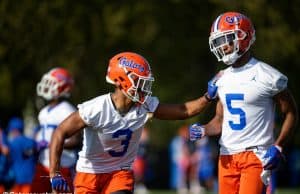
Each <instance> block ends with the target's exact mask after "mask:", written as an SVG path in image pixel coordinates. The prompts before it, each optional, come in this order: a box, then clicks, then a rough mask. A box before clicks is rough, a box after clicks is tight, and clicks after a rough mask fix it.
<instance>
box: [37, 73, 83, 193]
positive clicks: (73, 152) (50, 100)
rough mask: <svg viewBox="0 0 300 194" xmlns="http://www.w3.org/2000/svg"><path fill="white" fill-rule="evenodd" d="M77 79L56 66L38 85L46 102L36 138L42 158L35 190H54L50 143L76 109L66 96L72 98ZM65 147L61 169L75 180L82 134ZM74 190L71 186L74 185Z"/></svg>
mask: <svg viewBox="0 0 300 194" xmlns="http://www.w3.org/2000/svg"><path fill="white" fill-rule="evenodd" d="M73 85H74V80H73V78H72V76H71V74H70V73H69V72H68V71H67V70H66V69H64V68H61V67H58V68H53V69H51V70H50V71H49V72H47V73H46V74H44V75H43V77H42V79H41V81H40V82H39V83H38V84H37V95H38V96H41V97H42V98H44V99H45V100H46V101H47V105H46V106H45V107H44V108H42V109H41V111H40V112H39V115H38V120H39V127H38V128H39V130H38V131H37V133H36V141H37V143H38V149H39V161H38V164H37V168H36V169H37V170H36V175H35V178H34V181H33V186H32V192H38V193H45V192H51V191H52V188H51V184H50V180H49V147H48V146H49V142H50V139H51V137H52V134H53V132H54V130H55V129H56V128H57V126H58V125H59V124H60V123H61V122H62V121H63V120H64V119H65V118H66V117H68V116H69V115H70V114H71V113H73V112H74V111H76V108H75V107H74V106H73V105H72V104H71V103H69V102H68V101H67V100H66V99H67V98H68V97H70V94H71V90H72V88H73ZM63 144H64V145H63V146H64V150H63V152H62V157H61V163H60V165H61V167H62V169H61V172H62V174H63V175H64V177H66V180H67V181H68V182H69V183H72V178H73V175H74V167H75V163H76V159H77V149H75V148H77V147H78V146H79V145H80V144H81V138H80V133H78V134H76V135H74V136H72V137H70V138H69V139H66V141H64V142H63ZM71 189H72V188H71Z"/></svg>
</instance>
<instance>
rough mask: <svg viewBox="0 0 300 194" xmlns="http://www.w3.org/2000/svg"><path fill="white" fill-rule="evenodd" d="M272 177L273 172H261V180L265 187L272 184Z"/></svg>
mask: <svg viewBox="0 0 300 194" xmlns="http://www.w3.org/2000/svg"><path fill="white" fill-rule="evenodd" d="M271 175H272V172H271V170H263V171H262V172H261V174H260V178H261V180H262V182H263V183H264V185H269V184H270V182H271Z"/></svg>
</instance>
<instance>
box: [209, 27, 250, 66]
mask: <svg viewBox="0 0 300 194" xmlns="http://www.w3.org/2000/svg"><path fill="white" fill-rule="evenodd" d="M246 37H247V34H246V33H245V32H244V31H242V30H239V29H237V30H229V31H225V32H216V33H213V34H211V36H210V37H209V47H210V50H211V52H213V53H214V55H215V56H216V57H217V59H218V61H223V62H224V63H225V64H227V65H232V64H233V63H235V62H236V60H237V59H239V58H240V57H241V56H242V55H243V54H244V53H245V52H246V51H247V50H248V49H249V47H250V44H249V46H248V48H246V50H244V51H241V50H240V41H242V40H244V39H245V38H246ZM226 45H227V46H230V47H232V46H233V49H232V52H231V53H227V54H226V53H225V51H224V46H226Z"/></svg>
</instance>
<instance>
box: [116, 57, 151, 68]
mask: <svg viewBox="0 0 300 194" xmlns="http://www.w3.org/2000/svg"><path fill="white" fill-rule="evenodd" d="M119 65H121V66H122V67H129V68H132V69H138V70H139V71H140V72H144V71H145V68H144V67H143V66H142V65H140V64H138V63H135V62H134V61H133V60H128V59H127V58H125V57H122V58H120V60H119Z"/></svg>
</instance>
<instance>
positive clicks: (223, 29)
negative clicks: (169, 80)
mask: <svg viewBox="0 0 300 194" xmlns="http://www.w3.org/2000/svg"><path fill="white" fill-rule="evenodd" d="M254 41H255V30H254V27H253V24H252V22H251V21H250V19H249V18H248V17H246V16H245V15H243V14H241V13H237V12H227V13H223V14H221V15H220V16H218V17H217V19H216V20H215V21H214V23H213V25H212V27H211V33H210V37H209V46H210V50H211V52H213V53H214V54H215V56H216V57H217V59H218V61H222V62H224V63H225V64H226V65H228V67H227V68H226V69H225V70H223V71H222V73H223V75H222V76H221V77H220V78H219V80H218V81H217V82H216V86H217V87H218V92H217V94H218V99H219V100H218V102H217V106H216V114H215V116H214V117H213V119H212V120H211V121H209V122H208V123H207V124H206V125H201V124H199V123H196V124H193V125H191V126H190V137H191V139H193V140H196V139H199V138H201V137H204V136H205V135H208V136H210V135H219V134H221V137H220V139H219V144H220V157H219V165H218V168H219V169H218V171H219V173H218V176H219V193H220V194H225V193H226V194H227V193H239V194H261V193H262V191H263V190H264V189H265V187H264V183H265V184H266V185H267V184H268V180H269V174H270V173H266V172H270V171H271V170H273V169H275V168H277V167H278V165H279V162H280V160H281V159H282V158H283V155H282V149H283V146H284V144H285V142H286V140H287V138H288V137H289V135H290V134H291V131H292V128H293V126H294V125H295V124H296V120H297V117H298V116H297V110H296V105H295V101H294V98H293V96H292V94H291V92H290V91H289V90H288V89H287V83H288V78H287V77H286V76H285V75H283V74H282V73H280V72H279V71H278V70H276V69H275V68H274V67H272V66H270V65H268V64H266V63H264V62H262V61H260V60H258V59H256V58H254V57H253V56H252V54H251V52H250V47H251V46H252V45H253V43H254ZM275 105H277V107H278V109H279V110H280V111H281V113H283V115H284V116H285V117H284V120H283V124H282V126H281V131H280V134H279V136H278V137H277V139H275V138H274V137H273V135H274V114H275ZM221 132H222V133H221ZM261 175H262V179H261Z"/></svg>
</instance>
